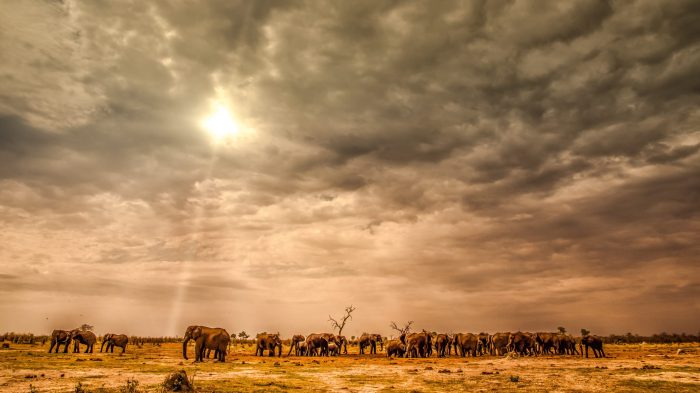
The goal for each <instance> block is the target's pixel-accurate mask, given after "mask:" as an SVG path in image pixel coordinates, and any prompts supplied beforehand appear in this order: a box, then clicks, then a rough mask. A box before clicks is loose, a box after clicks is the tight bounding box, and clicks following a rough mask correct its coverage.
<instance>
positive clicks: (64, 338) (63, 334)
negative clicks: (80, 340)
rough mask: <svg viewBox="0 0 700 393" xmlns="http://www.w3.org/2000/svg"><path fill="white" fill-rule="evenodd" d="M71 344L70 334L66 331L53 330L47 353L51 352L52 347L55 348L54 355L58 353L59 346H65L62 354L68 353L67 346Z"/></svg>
mask: <svg viewBox="0 0 700 393" xmlns="http://www.w3.org/2000/svg"><path fill="white" fill-rule="evenodd" d="M70 342H71V332H70V331H68V330H58V329H56V330H54V331H53V332H51V347H50V348H49V353H51V351H52V350H53V347H54V346H55V347H56V353H58V348H59V347H60V346H61V344H65V348H64V349H63V353H68V346H69V345H70Z"/></svg>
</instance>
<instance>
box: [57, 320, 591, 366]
mask: <svg viewBox="0 0 700 393" xmlns="http://www.w3.org/2000/svg"><path fill="white" fill-rule="evenodd" d="M190 340H193V341H194V343H195V362H201V361H203V360H204V358H205V357H209V356H210V353H211V351H214V356H215V358H216V359H217V360H218V361H220V362H225V361H226V354H227V353H228V349H229V346H230V344H231V336H230V335H229V334H228V332H227V331H226V329H223V328H210V327H207V326H200V325H193V326H189V327H188V328H187V330H186V331H185V336H184V340H183V342H182V356H183V357H184V358H185V359H187V344H188V343H189V341H190ZM71 342H73V343H74V346H73V352H74V353H77V352H79V351H80V344H84V345H85V346H86V349H85V353H92V352H93V346H94V345H95V343H97V336H95V334H94V333H93V332H90V331H82V330H79V329H74V330H54V331H53V332H52V333H51V347H50V348H49V353H51V352H52V351H53V349H54V348H56V353H58V351H59V347H60V346H61V345H65V347H64V350H63V352H64V353H67V352H68V347H69V345H70V343H71ZM128 343H129V338H128V337H127V336H126V335H124V334H111V333H109V334H105V335H104V336H103V338H102V345H101V347H100V352H102V351H103V349H104V348H105V345H106V346H107V349H106V351H107V352H112V353H113V352H114V347H120V348H121V349H122V353H124V352H126V346H127V344H128ZM353 343H356V344H357V346H358V347H359V354H361V355H362V354H365V353H367V352H369V354H376V353H377V346H379V348H380V351H383V350H384V348H385V347H386V356H387V357H430V356H432V354H433V352H434V353H436V355H437V356H438V357H445V356H451V355H452V352H453V351H454V354H455V355H457V356H462V357H464V356H482V355H487V354H488V355H497V356H501V355H504V354H506V353H517V354H519V355H523V356H525V355H530V356H537V355H548V354H560V355H581V356H584V348H585V356H586V357H588V349H589V348H591V349H592V350H593V354H594V356H595V357H596V358H597V357H605V352H604V351H603V340H602V339H601V338H600V337H598V336H592V335H586V336H583V337H578V338H575V337H573V336H570V335H567V334H560V333H527V332H516V333H496V334H487V333H480V334H473V333H457V334H451V335H450V334H436V333H429V332H426V331H425V330H424V331H422V332H419V333H404V334H401V335H400V336H399V338H397V339H392V340H385V339H384V338H383V337H382V335H381V334H368V333H363V334H362V336H360V337H359V339H358V340H357V341H356V342H353ZM577 347H578V349H577ZM265 351H268V354H269V356H274V355H275V353H276V354H277V356H282V339H281V337H280V335H279V333H277V334H271V333H260V334H258V335H257V336H256V337H255V355H256V356H263V355H264V354H265ZM292 351H293V352H294V355H295V356H338V355H340V354H341V353H343V354H347V353H348V340H347V338H346V337H345V336H341V335H335V334H333V333H314V334H310V335H308V336H303V335H300V334H296V335H294V336H293V337H292V339H291V344H290V347H289V352H287V356H290V355H291V354H292Z"/></svg>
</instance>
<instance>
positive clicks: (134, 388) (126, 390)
mask: <svg viewBox="0 0 700 393" xmlns="http://www.w3.org/2000/svg"><path fill="white" fill-rule="evenodd" d="M138 387H139V381H137V380H135V379H132V378H129V379H127V380H126V385H125V386H123V387H121V388H120V389H119V392H121V393H137V392H138Z"/></svg>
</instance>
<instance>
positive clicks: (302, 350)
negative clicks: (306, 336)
mask: <svg viewBox="0 0 700 393" xmlns="http://www.w3.org/2000/svg"><path fill="white" fill-rule="evenodd" d="M308 350H309V347H308V346H307V345H306V341H302V342H300V343H299V356H306V353H307V352H308Z"/></svg>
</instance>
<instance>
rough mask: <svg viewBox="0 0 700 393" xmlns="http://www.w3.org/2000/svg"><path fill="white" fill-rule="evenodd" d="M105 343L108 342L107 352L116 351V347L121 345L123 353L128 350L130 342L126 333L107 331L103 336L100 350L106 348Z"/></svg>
mask: <svg viewBox="0 0 700 393" xmlns="http://www.w3.org/2000/svg"><path fill="white" fill-rule="evenodd" d="M105 344H107V349H105V352H112V353H114V347H120V348H121V349H122V353H124V352H126V345H127V344H129V337H128V336H127V335H125V334H112V333H107V334H105V335H104V336H103V337H102V346H101V347H100V352H102V348H104V346H105Z"/></svg>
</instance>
